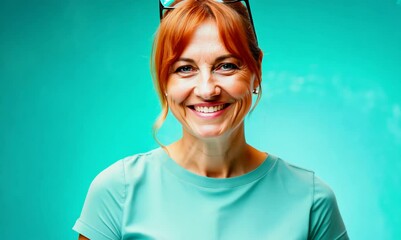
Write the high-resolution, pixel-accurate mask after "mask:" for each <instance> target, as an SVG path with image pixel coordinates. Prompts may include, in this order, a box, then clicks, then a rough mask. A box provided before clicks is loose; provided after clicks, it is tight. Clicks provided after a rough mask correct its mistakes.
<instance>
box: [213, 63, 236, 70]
mask: <svg viewBox="0 0 401 240" xmlns="http://www.w3.org/2000/svg"><path fill="white" fill-rule="evenodd" d="M238 69H239V67H238V66H237V65H236V64H234V63H222V64H220V65H218V66H217V68H216V69H215V71H220V72H231V71H235V70H238Z"/></svg>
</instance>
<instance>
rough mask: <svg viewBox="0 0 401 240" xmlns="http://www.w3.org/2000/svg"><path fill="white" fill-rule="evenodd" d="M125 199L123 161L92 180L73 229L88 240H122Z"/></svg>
mask: <svg viewBox="0 0 401 240" xmlns="http://www.w3.org/2000/svg"><path fill="white" fill-rule="evenodd" d="M124 198H125V177H124V162H123V160H121V161H118V162H116V163H115V164H113V165H111V166H110V167H108V168H107V169H105V170H104V171H102V172H101V173H100V174H99V175H97V176H96V178H95V179H94V180H93V181H92V183H91V185H90V187H89V191H88V194H87V195H86V199H85V203H84V206H83V209H82V212H81V216H80V217H79V218H78V220H77V221H76V223H75V225H74V227H73V229H74V230H75V231H76V232H78V233H80V234H82V235H84V236H85V237H87V238H89V239H95V240H103V239H104V240H106V239H107V240H110V239H121V220H122V211H123V205H124Z"/></svg>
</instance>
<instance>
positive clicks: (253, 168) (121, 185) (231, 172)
mask: <svg viewBox="0 0 401 240" xmlns="http://www.w3.org/2000/svg"><path fill="white" fill-rule="evenodd" d="M245 3H246V5H243V3H241V2H240V1H234V2H233V1H230V2H228V1H225V2H224V3H221V2H220V1H212V0H198V1H196V0H186V1H180V2H179V3H177V4H176V5H174V7H172V8H168V7H163V9H162V10H163V11H164V13H163V16H164V18H163V20H162V21H161V24H160V27H159V30H158V32H157V36H156V38H155V44H154V52H153V64H154V70H155V80H156V81H155V85H156V88H157V89H158V92H159V95H160V99H161V102H162V107H163V111H162V114H161V116H160V118H159V120H158V121H157V122H156V124H155V126H156V127H155V128H156V129H155V132H156V131H157V129H158V128H159V127H160V126H161V124H162V122H163V121H164V119H165V117H166V115H167V112H168V109H170V110H171V112H172V113H173V114H174V116H175V117H176V118H177V120H178V121H179V122H180V123H181V125H182V130H183V135H182V138H181V139H180V140H178V141H177V142H174V143H172V144H170V145H168V146H162V147H161V148H158V149H155V150H153V151H150V152H147V153H143V154H137V155H134V156H131V157H127V158H125V159H123V160H120V161H118V162H116V163H115V164H113V165H112V166H110V167H109V168H107V169H106V170H104V171H103V172H102V173H100V174H99V175H98V176H97V177H96V178H95V180H94V181H93V182H92V184H91V187H90V190H89V193H88V195H87V198H86V201H85V204H84V208H83V210H82V214H81V217H80V218H79V219H78V220H77V222H76V224H75V226H74V230H76V231H77V232H79V233H80V234H81V235H80V239H95V240H97V239H174V240H175V239H348V236H347V232H346V230H345V227H344V224H343V222H342V219H341V215H340V213H339V210H338V207H337V204H336V200H335V197H334V194H333V192H332V191H331V190H330V188H329V187H327V186H326V185H325V184H324V183H323V182H322V181H321V180H319V179H318V178H317V177H315V176H314V174H313V172H310V171H307V170H304V169H301V168H298V167H295V166H292V165H290V164H288V163H286V162H284V161H283V160H281V159H279V158H277V157H275V156H273V155H270V154H267V153H265V152H263V151H259V150H257V149H255V148H253V147H252V146H250V145H249V144H247V143H246V140H245V134H244V118H245V116H246V115H247V114H248V112H249V111H250V109H251V108H252V94H255V95H257V100H258V99H259V97H260V93H261V61H262V52H261V50H260V49H259V48H258V45H257V42H256V35H255V34H254V31H253V26H252V23H251V18H250V17H249V15H250V14H248V13H250V10H249V3H248V2H247V1H245ZM245 6H247V7H245ZM257 100H256V103H257Z"/></svg>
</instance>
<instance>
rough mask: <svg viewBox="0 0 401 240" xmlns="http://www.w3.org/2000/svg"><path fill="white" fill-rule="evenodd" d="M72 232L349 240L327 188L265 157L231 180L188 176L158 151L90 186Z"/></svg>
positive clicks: (121, 164)
mask: <svg viewBox="0 0 401 240" xmlns="http://www.w3.org/2000/svg"><path fill="white" fill-rule="evenodd" d="M73 229H74V230H75V231H77V232H79V233H80V234H82V235H84V236H86V237H88V238H90V239H92V240H103V239H157V240H159V239H160V240H164V239H166V240H181V239H185V240H197V239H199V240H217V239H219V240H225V239H230V240H236V239H241V240H243V239H286V240H291V239H330V240H332V239H348V235H347V232H346V229H345V227H344V223H343V221H342V218H341V215H340V212H339V210H338V207H337V203H336V199H335V196H334V194H333V191H332V190H331V189H330V188H329V187H328V186H327V185H326V184H324V183H323V182H322V181H321V180H320V179H319V178H317V177H316V176H315V175H314V173H313V172H311V171H308V170H304V169H302V168H299V167H295V166H293V165H291V164H288V163H287V162H285V161H283V160H281V159H280V158H277V157H275V156H272V155H269V156H268V157H267V159H266V160H265V161H264V162H263V163H262V164H261V165H260V166H259V167H257V168H256V169H255V170H253V171H251V172H249V173H247V174H245V175H242V176H239V177H233V178H223V179H222V178H208V177H203V176H199V175H196V174H194V173H192V172H189V171H188V170H186V169H185V168H183V167H181V166H180V165H178V164H177V163H176V162H175V161H174V160H172V159H171V158H169V156H168V155H167V154H166V153H165V152H164V150H163V149H161V148H158V149H155V150H153V151H150V152H148V153H144V154H138V155H134V156H131V157H127V158H125V159H122V160H120V161H118V162H116V163H115V164H113V165H111V166H110V167H108V168H107V169H105V170H104V171H103V172H101V173H100V174H99V175H98V176H97V177H96V178H95V179H94V180H93V182H92V184H91V186H90V189H89V192H88V195H87V197H86V200H85V204H84V206H83V210H82V213H81V216H80V218H79V219H78V220H77V222H76V223H75V225H74V227H73Z"/></svg>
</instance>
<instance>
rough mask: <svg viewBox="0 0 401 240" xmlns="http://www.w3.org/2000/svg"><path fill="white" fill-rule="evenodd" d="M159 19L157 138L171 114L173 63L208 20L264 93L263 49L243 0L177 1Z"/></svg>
mask: <svg viewBox="0 0 401 240" xmlns="http://www.w3.org/2000/svg"><path fill="white" fill-rule="evenodd" d="M177 2H180V4H177V5H176V8H175V9H173V10H168V11H167V12H166V13H165V14H164V18H163V20H162V21H161V23H160V26H159V29H158V31H157V33H156V37H155V40H154V43H153V51H152V53H153V54H152V55H153V58H152V69H153V74H154V76H153V80H154V84H155V87H156V90H157V92H158V94H159V98H160V102H161V105H162V112H161V114H160V116H159V117H158V119H157V120H156V122H155V124H154V126H153V134H154V137H155V139H156V140H157V138H156V136H155V135H156V133H157V130H158V129H159V128H160V127H161V125H162V124H163V122H164V120H165V119H166V117H167V114H168V105H167V97H166V94H165V93H166V86H167V80H168V76H169V71H170V67H171V66H172V64H174V62H175V61H177V60H178V58H179V57H180V55H181V54H182V52H183V51H184V50H185V47H186V46H187V45H188V43H189V41H190V40H191V37H192V35H193V33H194V32H195V30H196V29H197V28H198V26H200V25H201V24H202V23H204V22H205V21H207V20H213V21H214V22H215V23H216V25H217V28H218V29H219V32H220V38H221V40H222V41H223V44H224V45H225V47H226V49H227V50H228V51H229V52H230V53H232V54H234V55H236V56H237V57H238V58H239V59H240V60H242V62H243V63H244V64H245V65H246V66H247V67H248V68H249V69H250V71H251V72H253V73H254V74H255V76H256V81H257V82H258V85H259V94H258V98H257V100H256V103H255V106H256V104H257V102H258V101H259V99H260V94H261V60H262V55H263V54H262V51H261V50H260V48H259V47H258V45H257V42H256V35H255V33H254V32H253V30H252V25H251V22H250V20H249V16H248V12H247V9H246V7H245V6H244V5H243V4H242V3H240V2H237V3H225V4H224V3H219V2H216V1H213V0H186V1H182V2H181V1H176V3H177Z"/></svg>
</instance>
